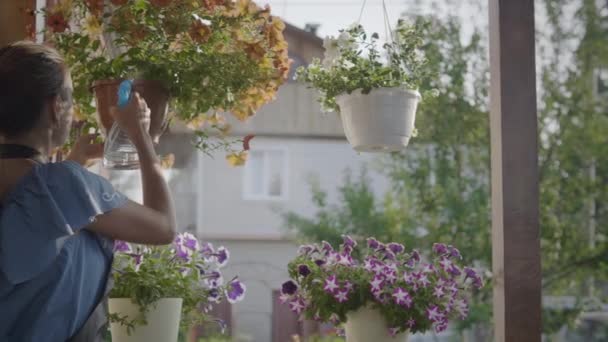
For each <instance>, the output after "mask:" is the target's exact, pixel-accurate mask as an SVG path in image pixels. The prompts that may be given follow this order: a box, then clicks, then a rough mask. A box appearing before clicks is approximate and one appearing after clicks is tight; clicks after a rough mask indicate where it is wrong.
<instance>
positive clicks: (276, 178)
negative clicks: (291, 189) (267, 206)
mask: <svg viewBox="0 0 608 342" xmlns="http://www.w3.org/2000/svg"><path fill="white" fill-rule="evenodd" d="M244 184H245V186H244V189H243V190H244V197H245V199H248V200H281V199H285V198H287V151H286V150H284V149H259V150H251V151H250V153H249V158H248V160H247V164H245V180H244Z"/></svg>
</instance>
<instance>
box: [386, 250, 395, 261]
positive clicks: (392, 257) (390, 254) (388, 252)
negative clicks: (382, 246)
mask: <svg viewBox="0 0 608 342" xmlns="http://www.w3.org/2000/svg"><path fill="white" fill-rule="evenodd" d="M396 258H397V256H396V255H395V253H393V251H391V250H390V249H386V250H384V260H395V259H396Z"/></svg>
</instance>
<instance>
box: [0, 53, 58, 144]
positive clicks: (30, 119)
mask: <svg viewBox="0 0 608 342" xmlns="http://www.w3.org/2000/svg"><path fill="white" fill-rule="evenodd" d="M66 71H67V69H66V65H65V62H64V60H63V58H62V57H61V56H60V55H59V53H58V52H57V51H56V50H55V49H53V48H51V47H48V46H45V45H42V44H36V43H33V42H28V41H20V42H16V43H13V44H10V45H8V46H5V47H3V48H1V49H0V135H2V136H4V137H7V138H15V137H19V136H21V135H22V134H24V133H27V132H28V131H30V130H31V129H32V128H34V127H35V126H36V124H37V123H38V121H39V120H40V116H41V114H42V110H43V108H44V104H45V102H46V101H48V100H49V99H50V98H51V97H53V96H57V95H59V96H61V98H62V99H66V97H67V96H69V95H67V89H64V88H65V87H64V82H65V78H66V75H67V73H66Z"/></svg>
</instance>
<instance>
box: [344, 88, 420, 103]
mask: <svg viewBox="0 0 608 342" xmlns="http://www.w3.org/2000/svg"><path fill="white" fill-rule="evenodd" d="M362 91H363V89H356V90H353V91H352V92H351V93H350V94H347V93H344V94H340V95H338V96H336V100H337V99H338V98H343V97H348V96H361V95H370V94H379V93H380V94H382V93H383V94H392V93H401V95H405V96H408V97H414V98H417V99H418V100H419V101H420V100H421V99H422V95H420V92H419V91H418V90H415V89H408V88H400V87H393V88H389V87H384V88H374V89H372V90H371V91H370V92H369V93H368V94H363V93H362Z"/></svg>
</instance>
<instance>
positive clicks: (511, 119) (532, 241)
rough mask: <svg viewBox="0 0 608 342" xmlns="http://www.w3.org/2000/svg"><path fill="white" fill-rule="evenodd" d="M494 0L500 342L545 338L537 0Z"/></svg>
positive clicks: (495, 215) (492, 35)
mask: <svg viewBox="0 0 608 342" xmlns="http://www.w3.org/2000/svg"><path fill="white" fill-rule="evenodd" d="M489 1H490V6H489V8H490V16H489V19H490V72H491V73H490V75H491V89H490V91H491V120H490V125H491V136H492V264H493V274H494V280H493V281H494V336H495V341H496V342H504V341H507V342H528V341H534V342H539V341H540V340H541V268H540V240H539V189H538V156H537V154H538V151H537V149H538V133H537V113H536V70H535V60H534V58H535V50H534V49H535V31H534V1H533V0H489Z"/></svg>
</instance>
